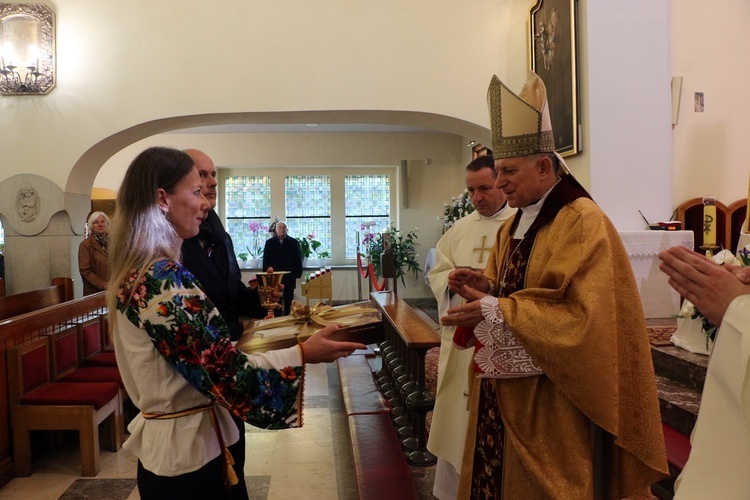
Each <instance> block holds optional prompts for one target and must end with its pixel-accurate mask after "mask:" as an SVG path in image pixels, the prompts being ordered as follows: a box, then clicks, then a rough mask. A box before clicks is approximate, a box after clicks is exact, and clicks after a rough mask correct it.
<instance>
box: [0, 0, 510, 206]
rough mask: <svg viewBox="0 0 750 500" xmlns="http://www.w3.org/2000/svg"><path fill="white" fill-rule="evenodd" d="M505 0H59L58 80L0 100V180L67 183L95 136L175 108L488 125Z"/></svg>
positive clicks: (500, 65)
mask: <svg viewBox="0 0 750 500" xmlns="http://www.w3.org/2000/svg"><path fill="white" fill-rule="evenodd" d="M504 3H505V2H501V1H497V0H474V1H473V2H472V5H471V6H468V7H467V6H466V5H465V4H463V3H461V2H446V1H441V2H437V3H436V2H434V1H428V0H415V1H411V2H407V3H404V2H398V1H395V0H384V1H381V2H376V3H363V2H357V3H352V2H350V1H348V0H319V1H317V2H313V3H309V2H296V1H289V0H281V1H275V2H252V1H247V0H225V1H223V2H220V3H218V4H212V3H207V2H204V1H201V2H198V1H196V0H180V1H179V2H178V1H160V2H153V1H151V0H131V1H128V2H102V1H100V0H61V1H59V2H58V3H57V5H56V6H55V11H56V16H57V56H58V75H57V76H58V82H57V88H56V89H55V90H54V91H53V92H52V93H51V94H50V95H48V96H45V97H36V96H29V97H13V98H7V97H3V98H2V99H0V129H2V130H3V131H4V134H3V136H2V138H0V140H1V141H2V144H1V146H2V149H3V150H4V153H5V154H3V155H2V158H3V160H2V165H1V166H0V180H2V179H3V178H4V177H6V176H8V175H10V174H11V173H24V172H34V173H37V174H39V175H43V176H45V177H48V178H49V179H51V180H52V181H53V182H55V183H57V184H58V185H60V186H61V187H64V186H66V183H67V181H68V174H69V172H70V169H71V167H72V166H73V165H74V164H75V163H76V162H77V161H78V160H79V159H80V158H81V157H82V156H83V155H84V153H85V152H86V151H87V150H88V149H89V148H91V147H92V146H94V145H95V144H97V143H99V142H100V141H102V140H104V139H106V138H107V137H110V136H112V135H113V134H116V133H118V132H121V131H123V130H126V129H128V128H129V127H133V126H137V125H139V124H141V123H144V122H148V121H151V120H157V119H162V118H169V117H175V116H184V115H199V114H203V113H237V112H278V111H304V110H350V109H351V110H411V111H424V112H430V113H438V114H442V115H447V116H451V117H457V118H460V119H463V120H467V121H469V122H472V123H478V124H482V125H486V124H487V123H488V119H487V111H486V104H485V98H484V94H485V91H486V85H487V82H488V81H489V79H490V76H491V74H492V71H493V69H491V68H494V69H495V71H496V70H497V68H500V69H504V62H503V61H504V57H503V54H502V53H501V49H502V45H501V43H500V37H501V32H500V31H498V30H496V29H492V26H494V25H495V23H498V22H500V23H501V22H502V21H503V19H506V18H507V16H508V14H507V13H505V11H504V10H503V8H502V7H503V4H504ZM124 145H127V144H124ZM105 160H106V158H105ZM98 166H99V165H96V166H95V167H94V168H98ZM95 175H96V172H95V171H94V173H93V175H92V176H91V180H93V177H94V176H95ZM89 190H90V187H89ZM80 192H83V193H84V194H88V191H85V192H84V190H82V191H80Z"/></svg>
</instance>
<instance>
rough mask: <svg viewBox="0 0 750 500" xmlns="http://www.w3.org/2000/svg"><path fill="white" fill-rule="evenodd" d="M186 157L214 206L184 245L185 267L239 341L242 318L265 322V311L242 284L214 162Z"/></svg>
mask: <svg viewBox="0 0 750 500" xmlns="http://www.w3.org/2000/svg"><path fill="white" fill-rule="evenodd" d="M185 153H187V154H188V155H190V157H191V158H192V159H193V161H195V166H196V167H197V168H198V173H199V174H200V176H201V182H202V186H203V187H202V190H201V191H202V193H203V196H205V197H206V198H207V199H208V201H209V203H210V204H211V210H209V211H208V212H207V214H206V218H205V219H203V222H202V223H201V225H200V231H199V233H198V236H196V237H195V238H190V239H188V240H185V242H184V243H183V244H182V263H183V264H184V265H185V267H187V268H188V269H189V270H190V272H192V273H193V274H194V275H195V277H196V278H197V279H198V281H199V282H200V285H201V289H202V290H203V291H204V292H205V293H206V295H207V296H208V298H209V299H211V301H212V302H213V303H214V305H215V306H216V308H217V309H218V310H219V312H220V313H221V315H222V316H223V317H224V319H225V320H226V321H227V324H228V325H229V332H230V335H231V337H232V340H237V339H239V337H240V335H242V332H243V331H244V329H245V328H244V325H243V323H242V322H241V321H240V319H239V318H240V316H247V317H252V318H262V317H264V316H265V315H266V310H265V309H263V308H262V307H261V305H260V297H259V295H258V292H257V290H254V289H251V288H248V287H246V286H245V284H244V283H243V282H242V273H241V272H240V268H239V266H238V265H237V257H236V256H235V253H234V244H233V243H232V238H231V236H229V234H228V233H227V232H226V230H225V229H224V226H223V225H222V223H221V220H220V219H219V216H218V215H217V214H216V211H215V210H214V209H215V208H216V185H217V182H216V167H215V166H214V162H213V161H212V160H211V158H210V157H209V156H208V155H206V154H205V153H203V152H202V151H198V150H195V149H186V150H185Z"/></svg>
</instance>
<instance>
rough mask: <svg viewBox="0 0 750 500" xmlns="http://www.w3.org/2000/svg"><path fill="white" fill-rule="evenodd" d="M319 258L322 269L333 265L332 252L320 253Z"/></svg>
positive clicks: (322, 251)
mask: <svg viewBox="0 0 750 500" xmlns="http://www.w3.org/2000/svg"><path fill="white" fill-rule="evenodd" d="M318 258H319V259H320V266H321V267H326V266H328V265H330V264H331V252H329V251H328V250H321V251H319V252H318Z"/></svg>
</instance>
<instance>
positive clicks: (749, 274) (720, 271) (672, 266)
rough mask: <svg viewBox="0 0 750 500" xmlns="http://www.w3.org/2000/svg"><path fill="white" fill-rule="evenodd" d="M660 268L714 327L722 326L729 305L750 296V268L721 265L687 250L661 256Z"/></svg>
mask: <svg viewBox="0 0 750 500" xmlns="http://www.w3.org/2000/svg"><path fill="white" fill-rule="evenodd" d="M659 259H661V261H662V262H661V264H659V269H661V270H662V271H663V272H664V273H665V274H666V275H667V276H669V285H670V286H671V287H672V288H674V289H675V290H676V291H677V292H678V293H679V294H680V295H682V296H683V297H685V298H686V299H687V300H689V301H690V302H692V303H693V305H695V307H696V308H697V309H698V310H699V311H700V312H701V313H702V314H703V315H705V316H706V317H707V318H708V319H709V320H710V321H711V322H712V323H713V324H714V325H716V326H719V325H721V321H722V319H723V318H724V313H725V312H726V310H727V308H728V307H729V304H730V303H731V302H732V301H733V300H734V299H735V298H737V297H739V296H740V295H745V294H750V269H748V268H742V267H740V266H733V265H726V266H720V265H718V264H716V263H714V262H712V261H710V260H708V259H707V258H706V257H704V256H703V255H701V254H699V253H696V252H693V251H692V250H688V249H687V248H685V247H672V248H670V249H668V250H664V251H662V252H660V253H659Z"/></svg>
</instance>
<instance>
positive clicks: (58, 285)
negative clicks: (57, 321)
mask: <svg viewBox="0 0 750 500" xmlns="http://www.w3.org/2000/svg"><path fill="white" fill-rule="evenodd" d="M72 299H73V280H72V279H70V278H54V279H53V280H52V286H48V287H46V288H41V289H39V290H31V291H29V292H22V293H17V294H14V295H6V296H4V297H0V319H8V318H12V317H13V316H19V315H21V314H26V313H28V312H31V311H34V310H37V309H43V308H45V307H49V306H53V305H55V304H60V303H62V302H66V301H68V300H72Z"/></svg>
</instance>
